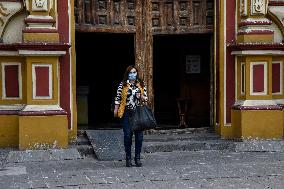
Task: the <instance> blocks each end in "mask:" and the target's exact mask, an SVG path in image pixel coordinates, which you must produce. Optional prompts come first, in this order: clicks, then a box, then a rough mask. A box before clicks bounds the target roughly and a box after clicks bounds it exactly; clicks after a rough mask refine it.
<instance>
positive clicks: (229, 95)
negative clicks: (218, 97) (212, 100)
mask: <svg viewBox="0 0 284 189" xmlns="http://www.w3.org/2000/svg"><path fill="white" fill-rule="evenodd" d="M235 10H236V2H235V1H227V3H226V38H225V41H226V42H227V43H231V42H232V41H234V40H235V12H236V11H235ZM217 19H221V18H220V17H219V18H218V17H217ZM221 45H223V44H221ZM226 53H227V54H226V57H225V58H226V72H225V74H226V81H224V82H226V89H225V93H226V94H225V95H226V99H225V102H224V103H225V106H226V112H225V113H226V117H225V118H226V123H231V107H232V106H233V105H234V102H235V66H234V65H235V64H234V61H235V59H234V56H232V55H231V51H229V50H228V49H226Z"/></svg>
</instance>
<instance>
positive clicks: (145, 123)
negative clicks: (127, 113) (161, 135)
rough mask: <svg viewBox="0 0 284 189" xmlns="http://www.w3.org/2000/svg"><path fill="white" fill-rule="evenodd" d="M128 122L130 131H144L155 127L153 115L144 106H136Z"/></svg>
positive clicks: (149, 109)
mask: <svg viewBox="0 0 284 189" xmlns="http://www.w3.org/2000/svg"><path fill="white" fill-rule="evenodd" d="M129 121H130V125H131V129H132V131H145V130H149V129H155V128H156V127H157V122H156V119H155V117H154V114H153V112H152V110H151V108H149V107H148V106H146V105H141V106H136V108H135V109H134V112H133V114H132V116H131V117H130V119H129Z"/></svg>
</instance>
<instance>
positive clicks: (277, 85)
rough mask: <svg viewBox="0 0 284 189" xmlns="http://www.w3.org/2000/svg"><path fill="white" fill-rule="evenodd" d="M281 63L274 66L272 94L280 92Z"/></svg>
mask: <svg viewBox="0 0 284 189" xmlns="http://www.w3.org/2000/svg"><path fill="white" fill-rule="evenodd" d="M280 80H281V78H280V63H278V64H272V92H273V93H278V92H280Z"/></svg>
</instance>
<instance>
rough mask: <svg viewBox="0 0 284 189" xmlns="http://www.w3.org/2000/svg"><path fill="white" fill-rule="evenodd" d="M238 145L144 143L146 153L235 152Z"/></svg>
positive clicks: (204, 142) (184, 142)
mask: <svg viewBox="0 0 284 189" xmlns="http://www.w3.org/2000/svg"><path fill="white" fill-rule="evenodd" d="M235 149H236V143H234V142H226V141H220V140H211V141H209V140H207V141H190V140H177V141H167V142H144V143H143V152H144V153H155V152H172V151H202V150H227V151H235Z"/></svg>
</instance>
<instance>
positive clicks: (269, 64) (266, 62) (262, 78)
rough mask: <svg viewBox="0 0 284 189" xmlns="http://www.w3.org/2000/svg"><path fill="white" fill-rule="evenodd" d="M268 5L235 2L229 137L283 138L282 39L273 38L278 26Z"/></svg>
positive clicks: (253, 0)
mask: <svg viewBox="0 0 284 189" xmlns="http://www.w3.org/2000/svg"><path fill="white" fill-rule="evenodd" d="M270 5H271V4H269V2H268V0H239V1H238V11H237V12H238V15H237V23H238V25H237V30H238V33H237V37H236V43H234V44H231V47H230V48H232V52H231V54H232V55H234V56H235V80H236V86H235V91H236V92H235V98H236V100H235V104H234V106H233V107H232V111H231V115H232V130H233V132H232V133H233V136H232V137H237V138H245V139H248V138H264V139H274V138H276V139H281V138H282V137H283V128H284V127H283V99H284V96H283V85H282V83H283V74H282V73H283V60H284V57H283V55H284V48H283V45H282V44H281V43H280V42H281V41H282V40H283V36H281V38H282V39H281V40H279V39H277V38H279V34H278V33H279V30H281V27H279V26H278V28H277V26H276V25H277V24H275V23H276V22H275V19H273V18H272V16H271V14H272V13H269V6H270ZM283 5H284V4H283ZM282 27H283V26H282ZM276 36H278V37H276Z"/></svg>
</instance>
